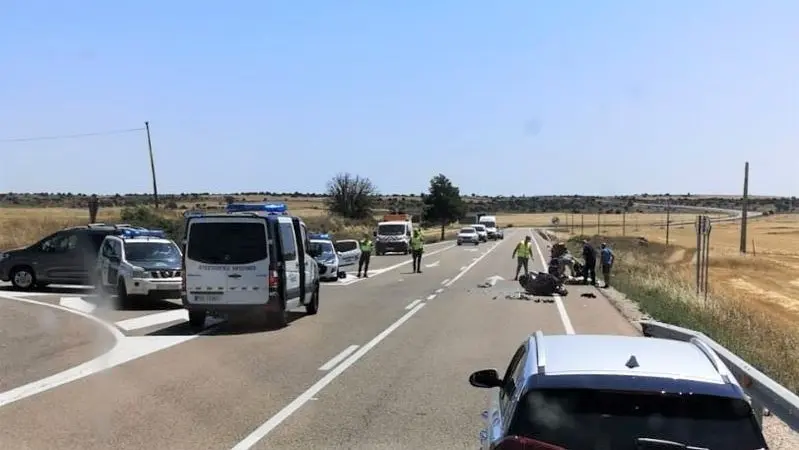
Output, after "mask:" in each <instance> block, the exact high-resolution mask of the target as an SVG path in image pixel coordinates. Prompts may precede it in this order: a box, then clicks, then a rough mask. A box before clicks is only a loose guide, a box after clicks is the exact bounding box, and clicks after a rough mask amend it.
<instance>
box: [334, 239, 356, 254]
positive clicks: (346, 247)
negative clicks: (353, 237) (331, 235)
mask: <svg viewBox="0 0 799 450" xmlns="http://www.w3.org/2000/svg"><path fill="white" fill-rule="evenodd" d="M333 245H335V247H336V251H337V252H351V251H353V250H355V249H356V248H358V243H357V242H355V241H339V242H336V243H335V244H333Z"/></svg>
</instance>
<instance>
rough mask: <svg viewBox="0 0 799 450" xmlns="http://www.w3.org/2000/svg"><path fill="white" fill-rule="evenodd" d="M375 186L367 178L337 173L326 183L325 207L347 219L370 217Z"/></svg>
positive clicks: (374, 197) (373, 202)
mask: <svg viewBox="0 0 799 450" xmlns="http://www.w3.org/2000/svg"><path fill="white" fill-rule="evenodd" d="M377 194H378V193H377V188H376V187H375V185H374V183H372V181H371V180H370V179H369V178H363V177H360V176H358V175H352V174H350V173H339V174H338V175H336V176H334V177H333V178H332V179H331V180H330V181H329V182H328V183H327V197H326V198H325V203H326V205H327V209H328V210H329V211H330V212H331V213H333V214H336V215H339V216H342V217H346V218H348V219H366V218H368V217H372V209H373V207H374V204H375V201H376V196H377Z"/></svg>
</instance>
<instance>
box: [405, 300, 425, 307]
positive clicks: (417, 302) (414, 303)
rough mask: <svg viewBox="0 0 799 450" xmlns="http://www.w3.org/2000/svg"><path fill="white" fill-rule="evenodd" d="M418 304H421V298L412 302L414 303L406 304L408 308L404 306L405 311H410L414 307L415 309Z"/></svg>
mask: <svg viewBox="0 0 799 450" xmlns="http://www.w3.org/2000/svg"><path fill="white" fill-rule="evenodd" d="M419 303H422V299H421V298H417V299H416V300H414V301H412V302H410V303H409V304H408V306H406V307H405V309H408V310H410V309H413V308H415V307H416V305H418V304H419Z"/></svg>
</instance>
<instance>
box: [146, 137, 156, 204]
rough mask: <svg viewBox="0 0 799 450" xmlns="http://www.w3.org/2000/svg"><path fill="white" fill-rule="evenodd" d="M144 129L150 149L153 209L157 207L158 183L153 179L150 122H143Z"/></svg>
mask: <svg viewBox="0 0 799 450" xmlns="http://www.w3.org/2000/svg"><path fill="white" fill-rule="evenodd" d="M144 129H145V130H146V131H147V148H148V149H149V150H150V172H151V173H152V175H153V201H154V202H155V209H158V183H157V182H156V181H155V158H153V141H152V139H150V122H144Z"/></svg>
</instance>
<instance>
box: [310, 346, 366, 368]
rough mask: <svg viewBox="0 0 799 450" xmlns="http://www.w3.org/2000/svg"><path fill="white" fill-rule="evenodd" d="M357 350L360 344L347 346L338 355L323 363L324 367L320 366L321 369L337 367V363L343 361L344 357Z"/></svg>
mask: <svg viewBox="0 0 799 450" xmlns="http://www.w3.org/2000/svg"><path fill="white" fill-rule="evenodd" d="M355 350H358V346H357V345H350V346H349V347H347V348H345V349H344V350H342V351H341V353H339V354H338V355H336V356H334V357H332V358H330V361H328V362H326V363H324V364H322V367H320V368H319V370H324V371H325V372H327V371H328V370H330V369H332V368H334V367H336V365H338V363H340V362H341V361H343V360H344V358H346V357H348V356H350V355H351V354H352V352H354V351H355Z"/></svg>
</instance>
